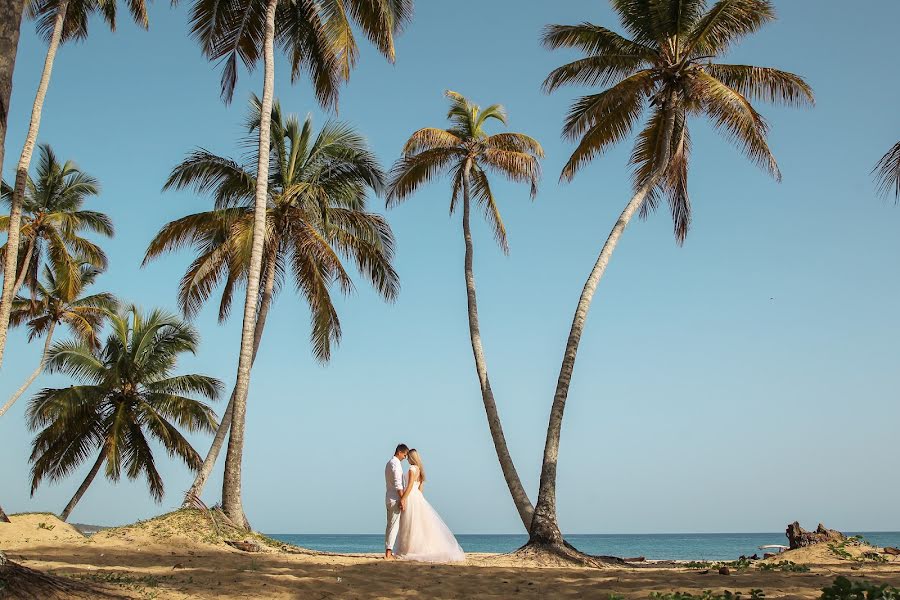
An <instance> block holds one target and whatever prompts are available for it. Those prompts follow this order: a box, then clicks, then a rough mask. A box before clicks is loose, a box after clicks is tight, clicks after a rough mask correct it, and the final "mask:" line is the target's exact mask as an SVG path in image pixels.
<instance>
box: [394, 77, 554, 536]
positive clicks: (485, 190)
mask: <svg viewBox="0 0 900 600" xmlns="http://www.w3.org/2000/svg"><path fill="white" fill-rule="evenodd" d="M446 95H447V98H448V99H449V100H450V110H449V112H448V113H447V118H448V119H449V120H450V123H451V126H450V127H449V128H448V129H438V128H433V127H427V128H425V129H420V130H418V131H416V132H415V133H413V134H412V136H410V138H409V140H408V141H407V142H406V146H404V148H403V157H402V158H401V159H400V160H398V161H397V163H396V164H395V165H394V169H393V172H392V174H391V182H390V186H389V190H388V197H387V205H388V206H389V207H390V206H393V205H396V204H398V203H400V202H402V201H404V200H406V199H407V198H409V197H410V196H411V195H413V194H414V193H415V192H416V190H418V189H419V187H421V186H422V185H423V184H425V183H427V182H429V181H431V180H433V179H434V178H435V177H439V176H441V175H442V174H444V173H449V175H450V178H451V182H452V183H451V185H452V191H451V194H450V212H451V214H452V213H453V212H454V210H456V207H457V206H458V204H459V203H460V202H462V229H463V241H464V243H465V280H466V298H467V300H468V313H469V336H470V338H471V342H472V353H473V354H474V356H475V370H476V373H477V375H478V382H479V385H480V387H481V397H482V400H483V402H484V409H485V412H486V413H487V420H488V427H489V428H490V431H491V437H492V439H493V441H494V448H495V449H496V451H497V458H498V459H499V461H500V468H501V470H502V471H503V476H504V478H505V479H506V484H507V486H508V487H509V491H510V494H512V498H513V502H514V503H515V505H516V509H517V510H518V512H519V516H520V517H521V519H522V523H523V524H524V525H525V528H526V529H527V528H528V527H529V526H530V524H531V516H532V513H533V508H532V505H531V501H530V500H529V499H528V495H527V494H526V493H525V489H524V488H523V487H522V482H521V481H520V479H519V474H518V473H517V472H516V467H515V465H514V464H513V460H512V457H511V456H510V454H509V449H508V448H507V445H506V438H505V436H504V435H503V427H502V425H501V423H500V415H499V413H498V411H497V404H496V402H495V401H494V393H493V391H492V390H491V383H490V380H489V379H488V371H487V360H486V359H485V357H484V348H483V346H482V343H481V331H480V329H479V326H478V305H477V301H476V296H475V273H474V269H473V253H474V251H473V245H472V232H471V230H470V226H469V212H470V209H471V204H472V203H473V202H475V203H477V204H479V205H480V206H481V208H482V209H483V211H484V215H485V218H486V219H487V220H488V222H489V223H490V225H491V227H492V228H493V230H494V237H495V238H496V240H497V243H498V244H499V245H500V247H501V248H502V250H503V251H504V252H508V249H509V248H508V244H507V240H506V227H504V225H503V219H502V218H501V217H500V210H499V208H498V207H497V204H496V202H495V198H494V194H493V192H492V191H491V186H490V182H489V179H488V173H497V174H500V175H503V176H505V177H507V178H508V179H510V180H512V181H519V182H524V183H528V184H530V186H531V197H532V198H534V196H535V195H536V194H537V183H538V179H539V177H540V162H539V159H540V158H542V157H543V155H544V151H543V149H542V148H541V145H540V144H539V143H538V142H537V141H536V140H534V139H533V138H531V137H529V136H527V135H525V134H523V133H496V134H493V135H489V134H488V133H487V132H486V131H485V127H486V126H487V124H488V123H489V122H490V121H491V120H494V121H497V122H499V123H502V124H503V125H506V112H505V110H504V109H503V107H502V106H500V105H499V104H493V105H491V106H488V107H487V108H485V109H484V110H482V109H481V107H479V106H478V105H476V104H473V103H472V102H470V101H469V100H468V99H466V98H465V97H463V96H462V95H460V94H457V93H456V92H452V91H448V92H447V93H446Z"/></svg>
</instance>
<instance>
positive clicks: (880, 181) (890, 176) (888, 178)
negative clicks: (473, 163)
mask: <svg viewBox="0 0 900 600" xmlns="http://www.w3.org/2000/svg"><path fill="white" fill-rule="evenodd" d="M873 172H874V173H875V179H876V183H877V185H878V192H879V193H880V194H881V195H883V196H890V195H891V194H893V195H894V198H895V199H896V200H897V201H898V202H900V142H897V143H896V144H894V146H893V148H891V149H890V150H888V151H887V153H886V154H885V155H884V156H882V157H881V160H879V161H878V164H877V165H875V170H874V171H873Z"/></svg>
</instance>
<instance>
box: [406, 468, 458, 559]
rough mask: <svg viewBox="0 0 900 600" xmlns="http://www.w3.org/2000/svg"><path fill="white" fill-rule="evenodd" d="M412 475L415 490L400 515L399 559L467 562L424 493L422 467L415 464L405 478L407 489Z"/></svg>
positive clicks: (410, 494) (408, 497)
mask: <svg viewBox="0 0 900 600" xmlns="http://www.w3.org/2000/svg"><path fill="white" fill-rule="evenodd" d="M411 476H412V478H413V485H414V487H413V490H412V491H411V492H410V493H409V496H407V498H406V508H404V509H403V512H401V513H400V533H399V534H398V535H397V546H396V549H397V550H396V555H397V558H400V559H403V560H417V561H423V562H441V563H445V562H463V561H464V560H466V553H465V552H463V549H462V548H460V546H459V543H458V542H457V541H456V538H455V537H453V533H451V532H450V528H449V527H447V525H446V524H444V521H442V520H441V517H440V515H438V513H437V511H436V510H434V508H432V506H431V504H429V503H428V500H426V499H425V496H424V494H422V490H421V484H420V483H419V482H418V467H416V466H415V465H411V466H410V467H409V471H408V472H407V473H406V475H404V476H403V485H404V487H405V486H406V485H408V482H409V478H410V477H411Z"/></svg>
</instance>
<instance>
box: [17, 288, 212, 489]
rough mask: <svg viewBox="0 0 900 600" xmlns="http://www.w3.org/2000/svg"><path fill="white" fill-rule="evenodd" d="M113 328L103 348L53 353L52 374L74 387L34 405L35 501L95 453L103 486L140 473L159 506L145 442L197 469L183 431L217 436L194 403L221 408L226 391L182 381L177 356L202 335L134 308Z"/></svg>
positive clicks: (78, 346)
mask: <svg viewBox="0 0 900 600" xmlns="http://www.w3.org/2000/svg"><path fill="white" fill-rule="evenodd" d="M109 323H110V328H111V332H110V334H109V336H108V337H107V339H106V341H105V343H104V344H103V345H102V347H100V348H97V349H93V348H91V347H90V346H89V345H88V344H85V343H84V342H82V341H69V342H62V343H57V344H55V345H54V347H53V349H52V350H51V351H50V354H49V356H48V359H47V370H48V371H50V372H53V373H61V374H65V375H68V376H70V377H72V378H73V379H74V380H75V381H76V384H75V385H71V386H68V387H63V388H47V389H44V390H41V391H40V392H39V393H37V394H36V395H35V396H34V398H33V399H32V400H31V402H30V403H29V406H28V424H29V427H30V428H31V429H32V430H40V431H38V433H37V436H36V437H35V438H34V442H33V448H32V453H31V461H32V482H31V490H32V493H34V491H35V490H36V489H37V487H38V486H39V485H40V483H41V482H42V481H43V480H45V479H47V480H49V481H59V480H60V479H63V478H65V477H66V476H68V475H70V474H71V473H72V472H73V471H75V470H76V469H77V468H78V467H79V466H80V465H81V464H82V463H83V462H84V461H85V460H87V459H88V458H89V457H91V456H94V455H96V456H97V463H96V464H98V465H99V464H101V463H103V462H105V464H106V471H105V473H106V476H107V478H109V479H110V480H112V481H118V480H119V478H120V477H121V475H122V473H123V472H124V473H125V475H126V476H127V477H128V478H129V479H136V478H137V477H139V476H141V475H142V474H143V476H144V477H145V478H146V480H147V484H148V486H149V488H150V494H151V496H152V497H153V498H155V499H156V500H157V501H158V500H161V499H162V497H163V491H164V488H163V481H162V478H161V477H160V474H159V472H158V471H157V469H156V461H155V458H154V456H153V452H152V450H151V448H150V445H149V442H148V437H150V438H153V439H155V440H156V441H157V442H159V443H160V444H161V445H162V446H163V447H164V448H165V449H166V450H167V451H168V453H169V455H170V456H174V457H178V458H180V459H181V460H182V461H184V463H185V464H187V465H188V466H189V467H191V468H193V469H196V468H198V467H199V466H200V462H201V459H200V456H199V455H198V454H197V452H196V451H195V450H194V448H193V447H192V446H191V445H190V443H189V442H188V441H187V439H185V438H184V436H183V435H182V433H181V432H180V431H179V428H183V429H185V430H187V431H190V432H194V431H200V432H210V431H212V430H214V429H215V427H216V424H217V423H216V417H215V414H214V413H213V410H212V408H210V407H209V406H208V405H207V404H206V403H205V402H203V401H202V400H197V399H195V398H193V397H192V396H199V397H201V398H204V399H207V400H215V399H216V398H217V397H218V396H219V393H220V392H221V389H222V384H221V382H220V381H219V380H217V379H215V378H213V377H208V376H205V375H197V374H187V375H177V374H176V367H177V363H178V357H179V355H180V354H182V353H184V352H190V353H196V351H197V348H198V344H199V336H198V334H197V332H196V331H195V330H194V329H193V328H192V327H191V326H190V325H188V324H187V323H185V322H183V321H182V320H181V319H179V318H178V317H177V316H174V315H170V314H167V313H165V312H163V311H161V310H151V311H148V312H144V311H142V310H140V309H139V308H137V307H135V306H130V307H128V308H127V309H125V310H124V311H123V312H121V313H119V314H116V315H113V316H111V318H110V320H109Z"/></svg>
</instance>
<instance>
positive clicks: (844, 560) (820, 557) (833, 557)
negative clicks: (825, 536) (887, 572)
mask: <svg viewBox="0 0 900 600" xmlns="http://www.w3.org/2000/svg"><path fill="white" fill-rule="evenodd" d="M896 558H897V557H895V556H890V555H888V554H885V553H884V552H883V548H876V547H874V546H870V545H869V544H867V543H865V542H864V541H861V540H856V539H854V538H850V539H848V540H846V541H844V542H831V543H821V544H815V545H813V546H807V547H805V548H797V549H796V550H787V551H785V552H782V553H780V554H778V555H776V556H774V557H772V558H767V559H766V560H765V561H763V562H774V563H777V562H781V561H786V560H789V561H792V562H794V563H796V564H798V565H847V564H853V563H859V564H863V563H865V564H872V565H875V564H880V563H887V562H893V561H894V560H895V559H896Z"/></svg>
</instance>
